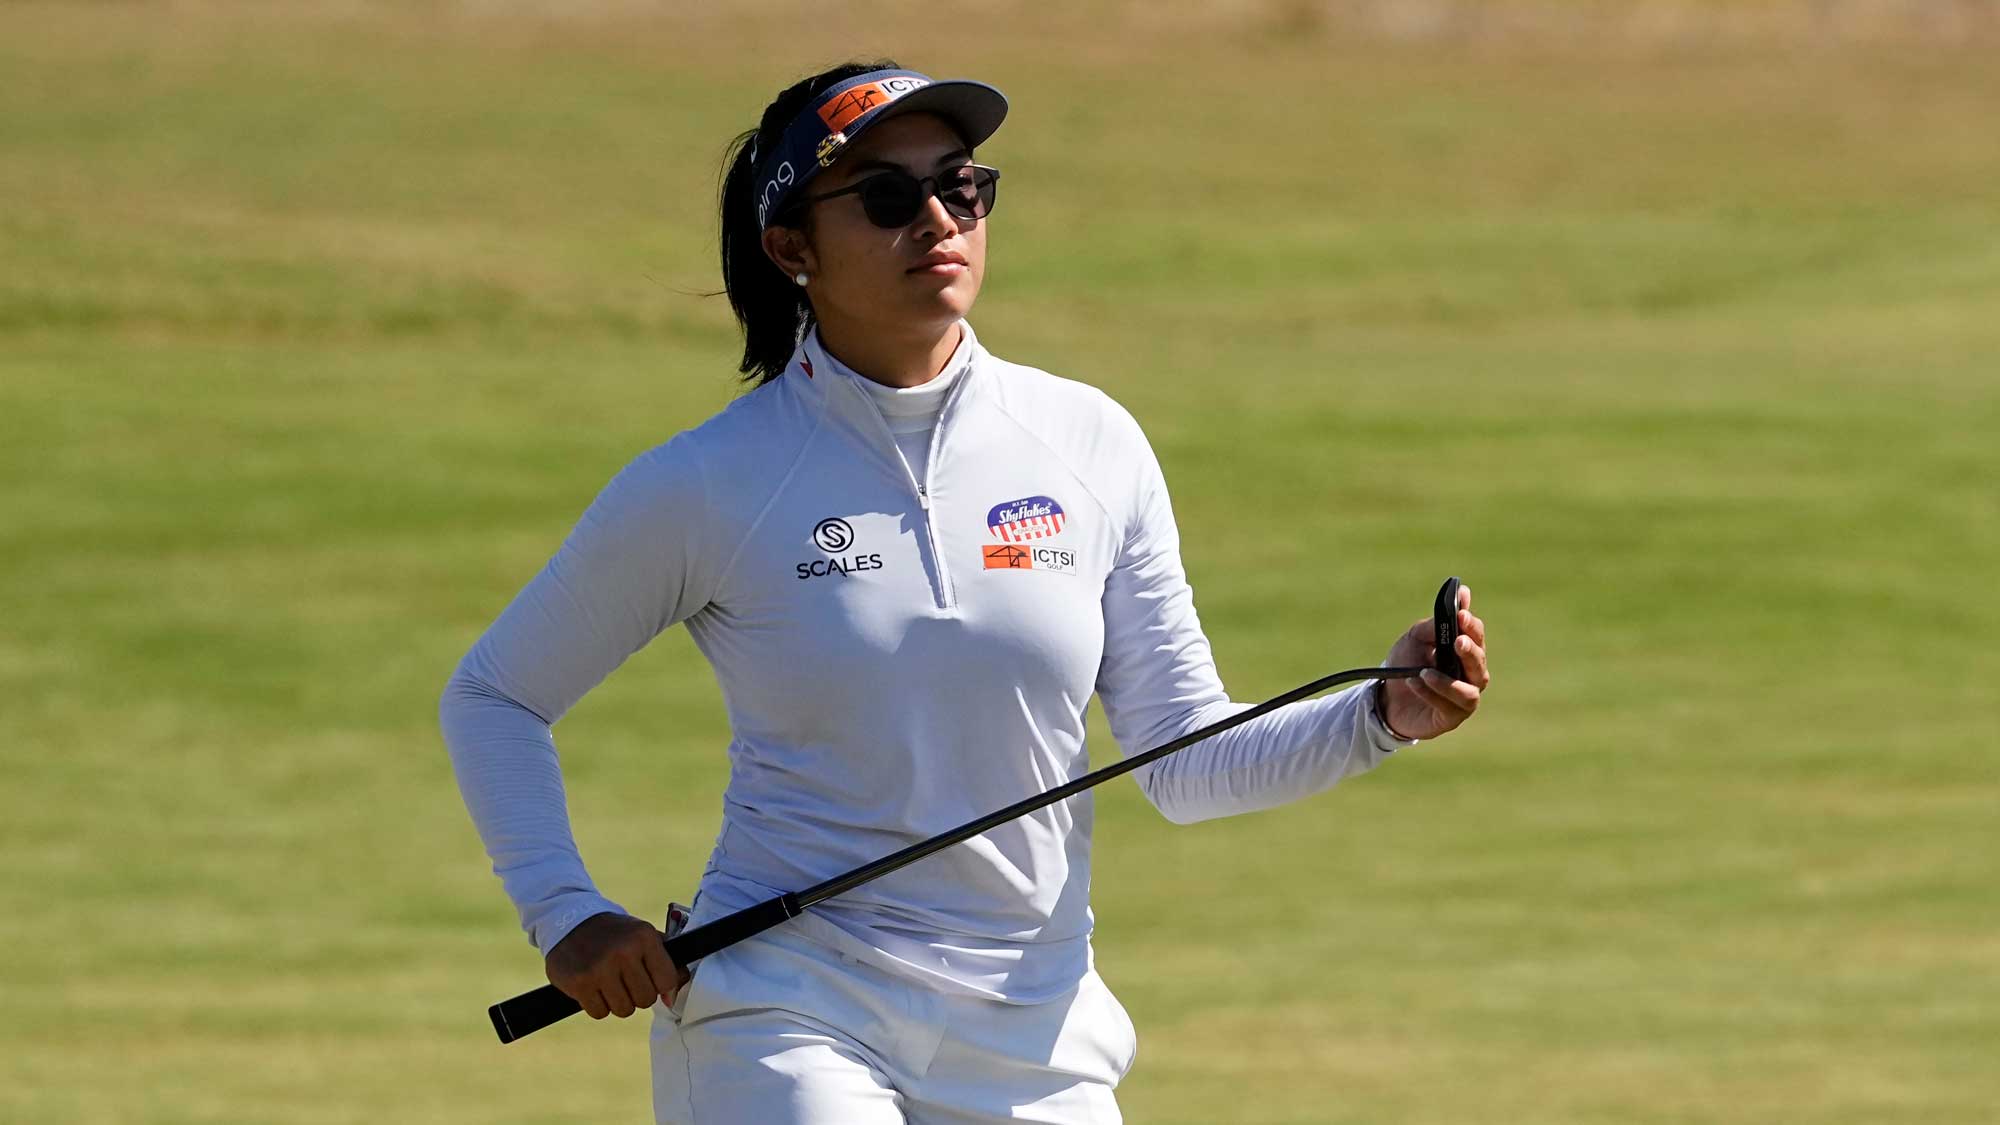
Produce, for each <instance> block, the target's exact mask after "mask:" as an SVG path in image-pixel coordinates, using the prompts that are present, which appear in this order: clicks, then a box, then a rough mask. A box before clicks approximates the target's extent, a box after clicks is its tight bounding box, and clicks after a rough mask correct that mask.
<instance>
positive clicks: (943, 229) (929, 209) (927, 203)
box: [917, 193, 959, 241]
mask: <svg viewBox="0 0 2000 1125" xmlns="http://www.w3.org/2000/svg"><path fill="white" fill-rule="evenodd" d="M917 230H918V232H919V233H924V232H936V234H937V239H936V240H935V241H943V240H944V239H947V238H950V237H951V236H952V235H954V234H957V233H958V231H959V226H958V216H956V215H954V214H952V213H951V212H950V211H947V210H945V206H944V200H942V199H939V198H938V197H937V195H936V194H935V193H933V194H931V195H928V196H925V197H924V207H923V210H921V211H919V212H917Z"/></svg>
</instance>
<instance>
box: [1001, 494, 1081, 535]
mask: <svg viewBox="0 0 2000 1125" xmlns="http://www.w3.org/2000/svg"><path fill="white" fill-rule="evenodd" d="M1063 521H1064V517H1063V510H1062V505H1061V504H1058V503H1056V502H1055V500H1054V499H1053V498H1051V497H1048V496H1025V497H1022V498H1021V499H1019V500H1009V501H1007V502H1006V503H1004V504H995V505H993V510H992V511H990V512H987V513H986V530H988V531H990V532H992V533H993V537H994V538H995V539H998V540H1000V541H1001V542H1003V543H1020V542H1024V541H1026V540H1029V539H1046V538H1048V537H1049V536H1051V535H1057V534H1060V533H1061V532H1062V529H1063Z"/></svg>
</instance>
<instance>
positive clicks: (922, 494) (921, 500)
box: [917, 484, 931, 512]
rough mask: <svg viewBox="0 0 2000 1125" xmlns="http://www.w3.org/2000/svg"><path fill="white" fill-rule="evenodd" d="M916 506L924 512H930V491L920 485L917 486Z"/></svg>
mask: <svg viewBox="0 0 2000 1125" xmlns="http://www.w3.org/2000/svg"><path fill="white" fill-rule="evenodd" d="M917 505H918V506H919V507H921V508H922V509H923V510H924V511H926V512H928V511H930V510H931V494H930V491H929V490H928V489H926V488H925V487H924V486H923V485H921V484H920V485H918V486H917Z"/></svg>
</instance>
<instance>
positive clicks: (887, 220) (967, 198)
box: [860, 164, 1000, 230]
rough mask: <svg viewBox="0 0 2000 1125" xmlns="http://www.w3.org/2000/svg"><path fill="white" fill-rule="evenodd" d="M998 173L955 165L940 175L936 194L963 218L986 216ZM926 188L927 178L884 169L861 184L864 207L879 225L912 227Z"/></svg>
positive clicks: (891, 227)
mask: <svg viewBox="0 0 2000 1125" xmlns="http://www.w3.org/2000/svg"><path fill="white" fill-rule="evenodd" d="M999 176H1000V174H999V173H998V172H996V171H994V170H993V169H991V168H986V167H982V166H980V165H977V164H968V165H966V166H965V167H963V168H954V169H952V170H951V171H949V172H946V173H944V174H942V175H940V176H939V177H938V178H937V197H938V199H939V200H940V201H942V202H943V203H944V207H945V210H947V211H949V212H951V213H952V214H954V215H956V216H958V217H959V218H961V219H983V218H985V217H986V216H987V215H988V214H989V213H990V212H991V211H992V210H993V195H994V192H995V190H996V183H995V181H997V180H998V179H999ZM924 187H925V183H924V181H921V180H918V179H917V178H916V177H915V176H912V175H909V174H908V173H906V172H884V173H882V174H881V175H879V176H874V177H871V178H870V179H869V180H868V181H867V182H866V183H865V184H863V185H862V187H861V191H860V195H861V209H862V211H863V212H864V213H866V214H867V216H868V221H869V222H871V223H874V224H875V225H876V226H878V227H886V228H888V229H890V230H894V229H896V228H899V227H906V226H909V225H910V223H911V222H912V221H913V220H915V219H916V217H917V214H918V212H920V211H922V210H923V209H924Z"/></svg>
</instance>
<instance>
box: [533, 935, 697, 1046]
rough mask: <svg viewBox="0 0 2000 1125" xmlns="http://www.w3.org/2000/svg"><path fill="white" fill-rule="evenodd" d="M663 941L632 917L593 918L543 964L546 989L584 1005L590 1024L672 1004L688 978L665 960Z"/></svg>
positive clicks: (560, 945) (668, 959) (664, 938)
mask: <svg viewBox="0 0 2000 1125" xmlns="http://www.w3.org/2000/svg"><path fill="white" fill-rule="evenodd" d="M666 940H667V936H666V935H665V934H663V933H661V932H660V931H659V930H657V929H655V928H654V927H653V924H652V923H650V922H647V921H645V920H643V919H640V918H634V917H632V916H631V915H630V914H612V913H604V914H593V915H591V916H590V917H588V918H586V919H584V920H583V923H582V924H581V925H579V926H577V928H576V929H574V930H571V931H570V932H569V933H567V934H565V935H564V936H563V939H562V940H561V941H559V942H557V943H556V947H555V948H554V949H551V950H549V955H548V956H547V957H546V958H544V959H543V968H544V969H546V970H547V972H548V974H549V983H550V984H553V985H555V986H556V987H557V988H560V989H562V991H563V993H564V995H567V996H568V997H569V998H570V999H572V1000H574V1001H576V1002H577V1003H578V1004H581V1005H583V1010H584V1011H585V1012H588V1013H589V1014H590V1018H591V1019H594V1020H601V1019H603V1018H604V1017H605V1016H609V1015H615V1016H617V1017H618V1018H619V1019H621V1020H622V1019H624V1018H625V1017H626V1016H629V1015H631V1014H632V1013H633V1012H636V1011H639V1010H641V1009H644V1008H650V1007H652V1006H653V1001H655V1000H665V1001H666V1002H667V1003H669V1004H671V1003H673V1002H674V994H675V993H676V992H679V991H680V987H681V985H683V984H686V983H687V979H688V974H687V973H685V972H683V971H681V969H680V968H679V967H678V966H676V965H675V964H674V962H673V960H672V959H671V958H669V957H668V956H667V946H666Z"/></svg>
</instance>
